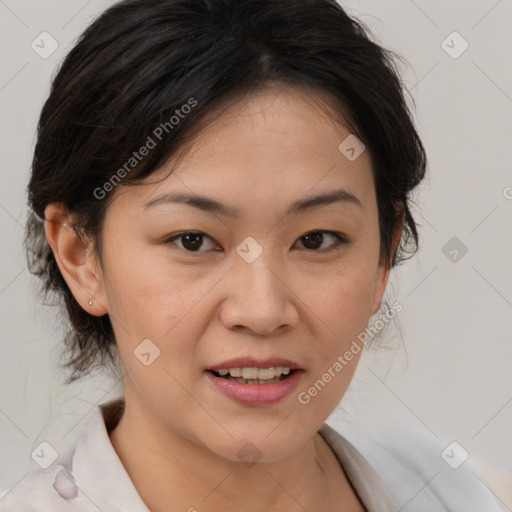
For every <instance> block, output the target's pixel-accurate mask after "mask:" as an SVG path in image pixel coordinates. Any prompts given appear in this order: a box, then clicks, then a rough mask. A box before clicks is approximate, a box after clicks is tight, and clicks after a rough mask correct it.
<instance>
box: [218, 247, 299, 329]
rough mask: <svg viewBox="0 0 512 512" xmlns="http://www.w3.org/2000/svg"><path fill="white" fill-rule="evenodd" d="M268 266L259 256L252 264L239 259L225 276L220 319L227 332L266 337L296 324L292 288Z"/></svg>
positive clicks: (295, 300) (295, 301) (295, 297)
mask: <svg viewBox="0 0 512 512" xmlns="http://www.w3.org/2000/svg"><path fill="white" fill-rule="evenodd" d="M268 263H269V262H267V261H266V260H265V259H264V258H263V255H261V256H260V257H259V258H257V259H256V261H254V262H252V263H247V262H246V261H244V260H243V259H241V258H239V259H237V261H236V262H235V264H234V266H233V268H232V270H231V272H229V274H228V276H226V290H227V296H226V299H225V301H224V302H223V304H222V308H221V312H220V318H221V321H222V323H223V324H224V326H225V327H226V328H227V329H231V330H237V331H240V332H244V331H247V332H248V333H252V334H257V335H260V336H270V335H272V334H277V333H278V332H279V333H281V331H285V330H287V329H291V328H293V327H294V326H295V325H296V324H297V321H298V316H299V315H298V311H297V308H296V303H297V301H298V298H297V296H296V295H295V294H294V293H293V290H292V288H293V286H292V284H291V283H290V282H287V276H285V275H284V273H283V272H282V271H279V270H277V269H276V266H275V265H274V266H273V268H272V267H271V265H270V264H268ZM289 280H290V279H289V278H288V281H289Z"/></svg>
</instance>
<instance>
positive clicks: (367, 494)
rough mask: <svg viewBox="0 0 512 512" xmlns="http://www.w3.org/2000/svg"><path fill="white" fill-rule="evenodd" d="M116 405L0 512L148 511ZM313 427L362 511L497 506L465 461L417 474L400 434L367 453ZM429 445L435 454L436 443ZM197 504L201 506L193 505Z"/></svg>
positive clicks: (494, 509) (435, 511) (1, 498)
mask: <svg viewBox="0 0 512 512" xmlns="http://www.w3.org/2000/svg"><path fill="white" fill-rule="evenodd" d="M122 406H123V402H122V398H121V399H115V400H111V401H110V402H107V403H104V404H101V405H99V406H97V407H96V409H95V411H94V414H93V416H92V418H91V421H90V423H89V425H88V427H87V430H86V431H85V433H84V435H83V436H82V437H81V438H80V439H79V441H78V442H77V444H76V446H75V448H74V450H72V451H71V453H70V454H69V455H68V456H66V457H64V459H63V460H58V461H56V462H55V463H54V464H52V465H51V466H50V467H48V468H47V469H40V470H37V471H33V472H31V473H29V474H28V475H26V477H25V478H23V479H22V480H21V482H19V483H18V484H17V485H15V486H14V487H13V488H11V489H9V490H6V491H3V492H2V493H0V512H21V511H23V512H63V511H69V512H98V510H101V512H150V511H149V509H148V508H147V506H146V505H145V504H144V502H143V501H142V499H141V497H140V496H139V494H138V493H137V490H136V489H135V487H134V485H133V483H132V481H131V479H130V477H129V476H128V474H127V472H126V470H125V468H124V466H123V464H122V463H121V460H120V459H119V457H118V456H117V453H116V451H115V450H114V447H113V446H112V443H111V442H110V438H109V435H108V431H110V430H111V429H112V428H113V427H114V426H115V424H116V423H117V421H118V420H119V417H120V415H121V414H122ZM107 428H108V430H107ZM319 433H320V434H321V435H322V437H323V438H324V439H325V441H326V442H327V443H328V444H329V446H330V447H331V449H332V450H333V452H334V453H335V455H336V456H337V458H338V460H339V461H340V464H341V466H342V468H343V470H344V471H345V474H346V475H347V478H348V479H349V481H350V482H351V484H352V486H353V487H354V490H355V491H356V492H357V494H358V495H359V497H360V499H361V502H362V503H363V504H364V506H365V508H366V509H367V511H368V512H398V511H401V512H446V511H449V512H503V509H502V508H500V506H499V505H498V503H497V502H496V500H495V499H494V496H493V495H492V493H491V492H490V491H489V490H488V489H487V488H486V487H485V486H484V485H483V484H482V483H481V482H480V481H479V480H478V479H477V478H476V477H475V476H474V473H472V471H471V470H470V468H469V467H467V466H466V464H464V465H463V466H461V467H460V468H458V469H456V470H453V469H451V468H448V469H449V470H450V472H451V473H450V472H447V473H446V474H445V475H444V476H443V477H441V478H439V473H440V472H438V475H437V476H436V477H434V478H432V475H425V474H422V471H421V464H418V463H417V462H416V461H415V460H414V457H411V451H410V448H411V446H412V445H411V444H409V446H407V444H406V443H404V439H403V437H402V438H401V439H400V443H398V446H393V447H389V446H387V445H386V446H382V445H380V444H379V443H378V442H376V441H375V440H373V439H363V440H361V439H360V440H358V441H357V443H356V444H357V445H358V446H360V447H361V448H362V450H363V451H364V453H365V454H367V455H366V458H365V457H363V455H362V454H361V451H360V450H358V449H356V447H355V446H354V445H353V444H352V443H350V442H349V441H348V440H347V439H345V438H344V437H343V436H341V435H340V434H339V433H338V432H336V431H335V430H334V429H332V428H331V427H330V426H329V425H327V424H324V425H323V426H322V427H321V429H320V430H319ZM414 447H415V450H414V455H415V456H418V455H421V456H426V457H429V456H432V451H431V450H429V448H428V447H425V446H420V445H417V444H414ZM435 450H436V456H439V451H438V447H437V446H436V447H435ZM368 461H370V463H369V462H368ZM443 464H444V462H443ZM464 466H466V467H464ZM429 480H430V482H429ZM192 505H193V504H192ZM196 508H197V509H198V510H200V508H201V507H200V506H199V504H197V506H196ZM315 512H317V511H315ZM318 512H321V511H318Z"/></svg>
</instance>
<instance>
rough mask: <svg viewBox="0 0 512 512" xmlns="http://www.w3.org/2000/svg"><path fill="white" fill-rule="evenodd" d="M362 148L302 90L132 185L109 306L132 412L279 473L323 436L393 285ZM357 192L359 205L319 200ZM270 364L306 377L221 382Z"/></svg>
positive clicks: (266, 99)
mask: <svg viewBox="0 0 512 512" xmlns="http://www.w3.org/2000/svg"><path fill="white" fill-rule="evenodd" d="M349 135H350V132H349V131H348V130H347V129H346V128H344V127H343V126H341V125H338V124H334V123H333V122H332V121H330V120H329V119H328V118H327V117H326V114H325V113H324V112H323V111H322V110H321V109H320V108H319V107H318V106H317V105H316V104H315V103H314V102H313V101H311V100H310V99H309V98H308V96H307V95H304V94H303V93H301V92H300V91H298V90H294V89H289V88H281V89H279V90H266V91H264V92H261V93H259V94H258V95H253V96H251V100H250V101H249V102H242V103H238V104H237V105H236V106H233V107H231V108H230V109H229V110H228V111H226V112H224V113H223V114H222V115H221V116H220V117H219V118H218V119H217V121H215V122H214V123H213V124H212V125H210V127H209V128H208V129H207V130H206V131H204V132H203V133H202V135H201V137H200V138H199V139H198V140H197V142H196V143H195V145H194V146H193V148H192V150H191V151H190V152H188V153H187V154H186V156H185V157H184V158H183V159H182V160H181V162H180V163H179V165H178V167H176V169H175V170H174V172H173V173H172V174H171V175H168V169H165V168H162V169H161V170H160V171H158V172H157V173H156V174H153V175H152V176H151V177H150V179H149V181H150V182H152V183H149V184H143V185H137V186H131V187H122V186H118V187H117V189H116V190H115V192H114V196H115V200H114V201H113V202H112V204H111V205H110V206H109V208H108V210H107V213H106V217H105V224H104V228H103V235H102V240H103V248H102V254H103V274H102V276H101V278H100V279H101V287H102V291H101V292H100V293H99V294H98V296H97V298H98V299H99V301H100V302H101V303H102V304H103V305H104V306H105V308H106V309H107V310H108V313H109V315H110V316H111V318H112V323H113V327H114V331H115V336H116V340H117V344H118V347H119V351H120V356H121V360H122V363H123V366H124V370H125V372H126V374H125V397H126V401H127V408H128V407H130V406H131V405H130V404H133V405H134V406H135V404H137V408H138V410H139V411H141V412H142V411H144V417H145V418H148V417H151V418H152V421H153V422H154V423H158V427H156V428H158V429H160V431H161V432H165V431H166V430H167V431H172V432H173V433H174V434H175V435H177V436H183V437H184V438H186V439H187V440H188V441H191V442H193V443H195V444H196V445H199V446H202V447H206V448H207V449H208V450H209V451H211V452H214V453H216V454H217V455H220V456H222V457H224V458H226V459H230V460H237V459H240V457H242V456H244V455H247V453H246V452H249V453H248V455H253V456H256V454H257V457H261V459H262V460H266V461H273V460H279V459H281V458H284V457H285V456H287V455H289V454H291V453H293V452H294V451H296V450H297V449H299V448H300V447H301V446H303V445H304V443H305V442H306V441H307V440H308V439H310V438H311V437H312V435H313V434H314V433H315V432H316V430H317V429H318V428H319V427H320V426H321V424H322V423H323V422H324V420H325V419H326V418H327V417H328V415H329V414H330V413H331V412H332V411H333V409H334V408H335V406H336V405H337V404H338V402H339V401H340V399H341V398H342V396H343V394H344V392H345V390H346V389H347V387H348V385H349V382H350V380H351V378H352V376H353V373H354V371H355V368H356V365H357V361H358V359H359V357H360V351H356V350H354V349H353V350H352V353H353V358H352V359H351V360H350V361H348V360H347V359H346V358H343V356H344V354H345V352H347V351H348V350H349V349H350V347H351V346H352V347H354V346H355V345H353V342H354V341H356V343H358V345H359V347H360V346H361V345H362V343H361V342H360V341H358V338H357V337H358V335H359V334H360V333H361V332H362V331H364V329H365V327H366V326H367V324H368V320H369V317H370V316H371V315H372V314H373V313H375V312H376V311H377V309H378V307H379V305H380V300H381V296H382V293H383V291H384V287H385V283H386V279H387V271H386V268H385V267H384V266H380V265H379V230H378V217H377V203H376V196H375V190H374V184H373V177H372V169H371V160H370V155H369V153H368V151H363V152H362V153H361V154H360V156H358V157H357V158H355V159H354V156H356V155H357V152H356V153H354V154H352V153H353V152H351V151H350V150H349V151H348V152H346V148H345V150H344V152H343V151H341V150H340V149H339V146H340V143H342V141H344V140H345V139H346V138H347V137H348V136H349ZM346 144H348V145H349V146H350V139H349V141H348V142H347V143H346ZM343 147H344V146H343ZM343 147H342V149H343ZM357 149H358V148H356V150H357ZM348 157H350V158H348ZM161 177H164V178H165V179H164V180H163V181H160V182H156V181H157V180H156V179H155V178H161ZM342 190H343V191H345V192H344V193H345V196H347V195H348V194H352V195H353V196H355V198H357V199H353V200H343V194H341V193H340V194H338V200H331V201H328V202H325V203H322V201H318V202H317V203H315V202H312V203H308V202H307V201H308V200H310V199H311V198H313V197H316V196H323V195H330V194H333V193H334V192H335V191H342ZM178 196H181V200H177V199H176V198H177V197H178ZM184 196H191V197H196V198H197V197H199V196H201V197H204V198H208V200H206V199H204V200H201V201H199V200H197V201H196V203H195V205H194V204H192V203H191V201H189V202H188V204H187V203H186V202H185V201H184V200H183V198H184ZM173 197H174V198H175V199H174V200H173ZM178 199H179V197H178ZM300 203H304V205H303V207H302V208H300V207H294V205H296V204H300ZM217 204H218V205H222V208H221V207H220V206H217ZM190 232H193V233H190ZM331 232H332V233H339V235H340V236H341V237H343V238H344V239H345V240H346V241H345V242H341V243H340V242H339V241H338V240H337V238H336V236H335V235H333V234H331ZM198 233H199V235H198ZM180 234H181V235H184V236H181V237H179V235H180ZM187 234H188V236H187ZM307 235H309V236H307ZM148 340H150V341H148ZM240 358H246V359H247V360H246V361H233V360H234V359H240ZM340 358H343V361H344V364H342V363H341V362H340ZM336 362H338V365H336ZM340 365H341V369H340ZM269 366H270V367H290V368H292V369H293V371H291V372H290V374H289V375H288V376H284V375H283V377H284V378H283V379H282V380H281V381H280V382H279V383H267V384H261V383H260V384H258V383H257V382H254V381H253V382H254V383H250V384H246V383H242V382H237V381H236V380H234V378H235V377H232V378H225V377H221V376H218V375H216V374H215V373H213V372H212V371H211V369H212V368H213V369H216V370H219V369H221V368H224V369H229V368H239V367H242V368H243V367H245V368H256V367H269ZM281 371H283V370H282V369H281ZM286 371H287V370H284V372H286ZM242 372H245V373H243V376H244V377H249V378H251V379H253V378H255V377H256V376H258V377H259V378H260V379H262V380H263V379H266V378H269V377H271V376H272V375H273V370H270V371H268V370H267V371H263V372H260V373H259V374H258V373H255V372H257V371H256V370H250V369H246V370H242ZM232 373H233V375H235V376H236V375H237V374H236V370H233V371H232ZM326 373H328V374H329V375H330V379H329V378H328V376H327V377H326V376H325V374H326ZM230 375H231V374H230ZM319 380H320V381H322V384H318V382H317V381H319ZM315 382H317V385H316V388H315V389H316V393H315V391H311V392H308V390H309V389H310V388H311V387H315V386H314V385H315ZM249 442H250V443H252V444H251V445H248V444H246V443H249ZM253 445H254V446H253ZM254 447H256V448H254ZM241 449H242V451H240V450H241ZM251 450H252V451H254V453H250V452H251Z"/></svg>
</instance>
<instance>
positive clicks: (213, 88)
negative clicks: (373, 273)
mask: <svg viewBox="0 0 512 512" xmlns="http://www.w3.org/2000/svg"><path fill="white" fill-rule="evenodd" d="M394 57H397V56H396V55H395V54H394V53H392V52H391V51H389V50H385V49H383V48H382V47H381V46H380V45H379V44H377V43H376V42H374V41H373V40H372V38H371V35H370V32H369V31H368V29H366V28H365V27H364V26H363V24H362V23H361V22H359V21H357V20H355V19H353V18H351V17H349V16H348V15H347V14H346V13H345V11H344V10H343V9H342V7H341V6H340V5H339V4H338V3H337V2H336V1H335V0H128V1H122V2H119V3H116V4H114V5H113V6H112V7H110V8H109V9H107V10H106V11H105V12H104V13H103V14H101V15H100V16H99V17H98V18H97V19H96V20H95V21H94V22H93V23H92V24H91V25H90V26H89V27H88V28H87V29H86V30H85V32H84V33H83V34H82V35H81V36H80V37H79V39H78V41H77V42H76V44H75V46H74V47H73V48H72V50H71V51H70V52H69V53H68V55H67V56H66V58H65V59H64V61H63V62H62V64H61V66H60V68H59V69H58V72H57V73H56V75H55V77H54V79H53V82H52V87H51V92H50V95H49V97H48V99H47V100H46V102H45V104H44V107H43V109H42V112H41V116H40V119H39V124H38V131H37V143H36V147H35V151H34V158H33V162H32V172H31V177H30V183H29V186H28V198H29V199H28V200H29V206H30V208H31V211H30V213H29V218H28V222H27V228H26V239H25V245H26V249H27V255H28V260H29V268H30V269H31V272H32V273H34V274H35V275H37V276H39V277H40V278H41V279H42V280H43V284H44V286H43V292H44V293H45V294H48V293H50V292H52V293H55V294H56V296H57V297H58V298H60V299H62V300H63V302H64V304H65V307H66V309H67V316H68V320H69V322H68V324H69V325H68V327H69V330H68V333H67V336H66V337H65V343H66V347H67V349H68V352H69V359H68V361H67V363H66V364H65V366H66V367H68V368H71V370H72V373H71V376H70V378H69V379H68V382H72V381H73V380H75V379H77V378H79V377H81V376H83V375H85V374H86V373H88V372H89V371H90V370H91V369H92V368H93V367H94V366H98V365H99V366H103V365H105V363H108V362H109V361H110V362H113V361H114V360H115V356H116V349H115V339H114V333H113V330H112V325H111V322H110V319H109V316H108V315H104V316H102V317H95V316H92V315H90V314H89V313H87V312H86V311H84V310H83V309H82V308H81V307H80V305H79V304H78V303H77V301H76V300H75V299H74V297H73V295H72V294H71V292H70V290H69V288H68V286H67V284H66V282H65V281H64V279H63V277H62V275H61V273H60V271H59V268H58V266H57V264H56V261H55V258H54V255H53V253H52V251H51V249H50V247H49V245H48V243H47V240H46V237H45V233H44V223H43V220H44V211H45V207H46V206H47V205H48V204H49V203H52V202H62V203H64V205H65V206H66V208H67V209H68V211H69V212H70V213H71V214H73V217H74V219H75V223H74V229H75V231H76V232H77V233H78V234H80V235H81V236H87V237H90V238H91V239H92V240H93V241H94V244H95V247H96V250H97V251H98V254H99V255H100V256H101V244H100V234H101V228H102V221H103V218H104V215H105V210H106V208H107V206H108V201H109V197H110V196H111V195H112V193H111V187H109V186H107V187H105V184H106V183H108V182H110V183H112V179H113V177H115V175H117V177H118V178H121V177H122V183H123V185H129V184H134V183H135V184H136V183H137V182H138V181H140V180H141V179H143V178H146V177H148V176H149V175H151V173H153V172H154V171H155V170H156V169H157V168H159V167H160V166H161V165H162V164H163V163H164V162H165V161H167V160H168V159H169V158H170V157H171V156H173V155H175V154H176V153H177V152H178V150H179V149H180V147H181V146H183V145H184V143H185V141H186V140H191V139H192V138H193V137H194V136H197V133H195V132H194V131H193V128H195V127H198V126H199V120H200V119H202V118H203V117H204V115H205V114H207V113H211V112H212V111H213V109H214V108H215V107H216V106H218V105H219V104H221V103H222V102H225V100H226V99H228V98H240V97H242V96H243V95H246V94H249V93H251V92H254V91H256V90H257V89H258V88H261V87H264V86H265V85H268V84H288V85H292V86H296V87H306V88H309V89H311V90H312V91H317V92H318V93H319V94H320V93H327V94H328V96H329V97H330V98H331V99H332V104H333V105H335V107H334V108H335V109H337V114H338V115H339V117H341V118H343V119H344V122H345V124H346V125H347V126H348V127H350V129H351V131H352V133H354V134H356V135H357V137H358V138H359V139H360V140H361V141H362V142H363V143H364V144H365V146H366V148H367V149H368V150H369V151H370V155H371V158H372V163H373V172H374V182H375V189H376V196H377V203H378V204H377V205H378V214H379V228H380V242H381V256H382V257H384V258H385V261H386V262H388V264H389V265H390V266H395V265H397V264H398V263H400V262H401V261H403V260H404V259H406V258H407V256H408V255H412V254H414V253H415V252H416V250H417V247H418V233H417V229H416V224H415V221H414V219H413V217H412V215H411V212H410V209H409V203H410V201H411V198H410V193H411V191H412V190H413V189H414V188H415V187H416V186H417V185H418V184H419V183H420V181H421V180H422V179H423V177H424V175H425V168H426V155H425V151H424V148H423V146H422V143H421V141H420V138H419V136H418V134H417V132H416V130H415V127H414V123H413V120H412V115H411V113H410V110H409V108H408V106H407V102H406V100H405V97H404V91H405V87H403V84H402V82H401V79H400V76H399V73H398V71H397V68H396V64H395V62H394ZM397 58H399V57H397ZM324 96H325V95H324ZM191 99H192V102H195V104H194V106H193V108H190V109H183V106H184V105H187V104H188V105H191V106H192V102H191ZM185 110H186V112H185ZM178 111H179V112H178ZM180 113H181V114H183V115H180ZM173 116H175V117H176V116H179V121H178V122H177V123H175V121H173V120H171V118H172V117H173ZM157 127H161V130H160V131H161V133H160V132H158V133H159V134H160V135H161V139H159V140H158V144H156V145H155V147H154V148H152V149H151V151H150V152H149V153H148V154H147V156H145V157H144V158H143V159H140V161H137V162H134V161H132V162H131V164H130V167H129V172H122V171H121V169H123V168H124V169H125V171H127V169H128V167H127V162H128V161H130V158H131V157H132V155H133V153H134V151H137V150H139V148H141V147H142V146H144V145H145V144H147V141H148V137H149V136H152V134H153V138H154V137H155V129H157ZM164 127H165V129H164ZM340 142H341V141H340ZM132 164H133V165H132ZM105 188H107V190H105ZM98 190H101V191H102V192H98ZM99 196H101V197H99ZM399 213H403V214H404V223H403V225H404V231H403V234H402V239H401V242H400V246H399V248H398V250H397V251H396V252H395V254H390V252H391V244H392V234H393V228H394V227H395V226H396V225H397V222H398V221H399V220H400V217H399ZM411 243H412V246H413V247H412V250H411V251H408V248H409V245H410V244H411Z"/></svg>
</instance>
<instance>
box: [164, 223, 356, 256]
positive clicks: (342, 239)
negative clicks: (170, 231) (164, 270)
mask: <svg viewBox="0 0 512 512" xmlns="http://www.w3.org/2000/svg"><path fill="white" fill-rule="evenodd" d="M312 233H327V234H329V235H332V236H333V237H334V238H335V239H336V241H335V243H334V244H332V245H331V246H330V247H328V248H327V249H320V250H313V249H307V248H306V249H301V250H304V251H307V252H311V253H318V254H325V253H328V252H330V251H333V250H336V249H338V248H339V247H340V246H342V245H346V244H349V243H350V239H349V238H348V237H347V236H346V235H345V234H344V233H341V232H338V231H331V230H328V229H313V230H309V231H307V232H306V233H304V234H303V235H301V236H299V237H298V238H297V241H300V239H301V238H304V237H305V236H307V235H310V234H312ZM190 234H194V235H202V236H203V237H205V238H209V239H210V240H212V242H214V243H215V244H217V245H219V244H218V243H217V241H216V240H215V239H214V238H212V237H211V236H210V235H207V234H206V233H203V232H202V231H194V230H190V231H181V232H180V233H176V234H174V235H172V236H170V237H166V238H164V240H163V241H162V243H163V244H164V245H170V244H171V243H173V242H174V241H175V240H176V239H179V238H181V237H182V236H184V235H190ZM178 249H180V250H182V251H183V252H185V253H187V254H199V253H202V252H208V251H187V250H185V249H181V248H180V247H178Z"/></svg>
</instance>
